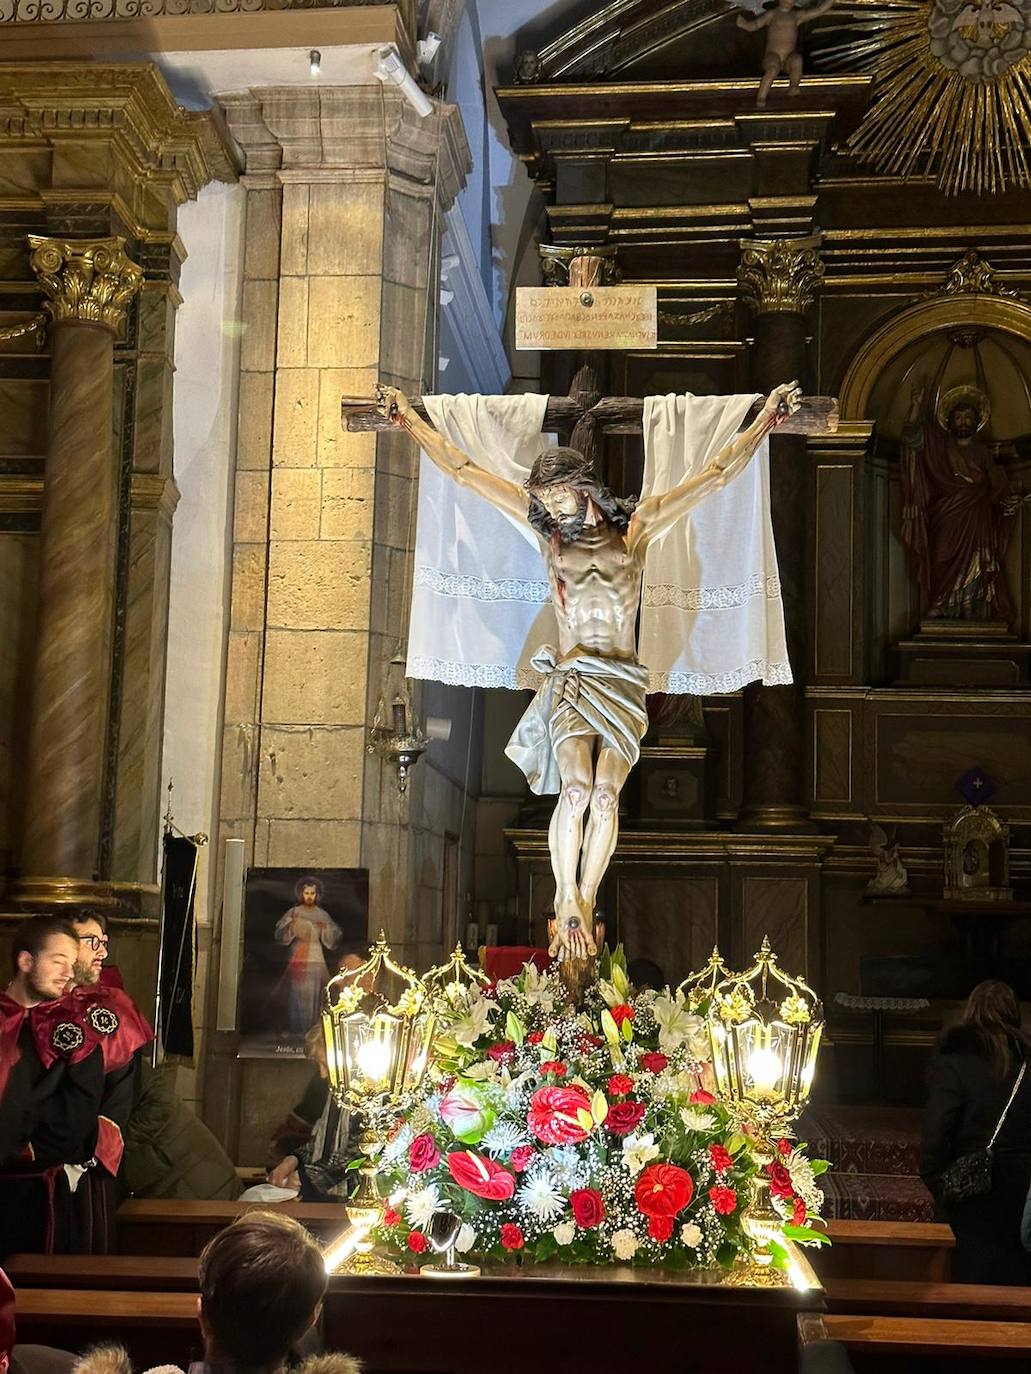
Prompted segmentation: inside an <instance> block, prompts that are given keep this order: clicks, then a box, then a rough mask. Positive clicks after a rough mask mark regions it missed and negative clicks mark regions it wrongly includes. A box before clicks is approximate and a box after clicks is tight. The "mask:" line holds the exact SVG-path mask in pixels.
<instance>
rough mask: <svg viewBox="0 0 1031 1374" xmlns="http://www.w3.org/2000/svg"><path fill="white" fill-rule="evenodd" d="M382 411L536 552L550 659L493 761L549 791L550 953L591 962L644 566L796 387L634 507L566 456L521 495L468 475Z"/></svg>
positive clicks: (384, 400) (629, 708)
mask: <svg viewBox="0 0 1031 1374" xmlns="http://www.w3.org/2000/svg"><path fill="white" fill-rule="evenodd" d="M380 395H381V409H382V411H383V413H384V415H386V416H387V417H388V418H389V419H390V420H391V421H392V422H393V423H394V424H396V425H397V426H399V427H400V428H401V429H404V430H407V431H408V433H409V434H411V435H412V437H413V438H414V439H415V440H416V442H417V443H418V444H419V445H420V446H421V448H422V449H423V451H424V452H425V453H426V454H427V455H428V456H429V458H430V459H431V460H432V461H433V462H434V463H435V464H436V466H437V467H438V468H440V469H441V471H443V472H444V473H446V474H447V475H448V476H450V477H452V478H453V479H454V480H455V481H456V482H458V483H460V484H461V485H462V486H467V487H469V488H471V489H472V490H473V491H475V492H477V493H478V494H479V495H480V496H482V497H483V498H484V499H485V500H487V501H489V502H490V503H491V504H492V505H493V506H496V507H497V508H498V509H499V510H500V511H502V512H504V513H505V514H506V515H508V516H510V517H512V518H513V519H515V520H516V521H517V522H520V523H522V524H528V525H530V527H531V528H532V529H533V531H534V532H535V534H536V535H537V537H538V540H539V542H540V550H541V555H542V557H543V559H544V564H545V568H546V569H547V574H548V581H549V584H550V587H551V601H552V605H553V607H554V610H555V616H556V619H557V622H558V646H557V649H551V648H545V649H542V650H541V651H540V652H539V653H537V654H536V655H535V656H534V659H533V665H534V667H535V668H537V669H538V670H539V671H542V672H544V673H545V674H546V676H545V679H544V682H543V684H542V686H541V687H540V689H539V690H538V692H537V694H536V696H535V697H534V699H533V701H532V702H531V703H530V706H529V707H528V709H527V711H526V714H525V715H524V716H523V718H522V720H521V721H520V723H519V725H518V726H517V727H516V731H515V733H514V734H513V736H512V739H511V741H510V742H509V745H508V748H507V749H506V751H505V752H506V753H507V754H508V755H509V757H510V758H512V759H513V760H514V761H515V762H516V763H518V764H519V766H520V767H521V768H522V770H523V772H524V773H525V774H526V776H527V778H528V780H529V783H530V786H531V787H532V788H533V790H534V791H535V792H538V793H543V792H557V793H558V802H557V804H556V806H555V810H554V813H553V815H552V818H551V826H550V830H549V833H548V848H549V851H550V854H551V864H552V869H553V871H554V874H555V930H556V934H555V938H554V941H553V944H552V949H551V953H552V955H553V956H558V957H559V958H563V957H569V958H572V959H586V958H588V957H589V956H590V955H592V954H594V953H596V946H595V941H594V938H593V928H594V905H595V899H596V897H597V894H598V888H599V886H600V884H601V880H602V877H603V876H604V874H605V870H606V868H607V867H608V863H609V860H610V858H611V857H612V852H613V850H614V849H615V846H616V834H617V825H618V808H619V794H620V791H621V789H622V787H623V784H624V782H625V781H626V779H627V775H628V774H629V772H630V769H631V768H632V767H633V765H634V764H635V763H636V762H637V759H638V757H639V755H640V744H641V738H642V736H643V735H644V732H645V730H646V729H647V727H648V716H647V712H646V710H645V693H646V691H647V686H648V670H647V669H646V668H645V667H644V666H643V665H642V664H641V663H639V662H638V659H637V637H636V636H637V613H638V609H639V607H640V602H641V583H642V576H643V573H644V557H645V553H646V551H647V549H648V546H649V544H651V543H652V541H653V540H655V539H658V538H660V537H661V536H662V535H663V534H665V533H666V532H667V530H669V529H671V528H672V526H673V525H675V524H676V523H677V522H678V521H680V520H682V519H684V517H685V516H686V515H687V514H688V512H689V511H690V510H691V509H692V508H693V507H694V506H696V505H698V503H699V502H700V501H703V500H704V499H705V498H706V497H707V496H709V495H710V494H711V493H712V492H714V491H716V490H717V489H718V488H720V487H722V486H724V485H725V484H726V483H727V482H729V481H730V480H731V479H732V478H733V477H735V476H736V475H737V474H738V473H739V472H741V471H742V470H743V469H744V467H745V466H746V465H747V464H748V462H749V461H750V459H751V458H752V455H753V454H754V453H755V451H756V449H757V448H758V447H759V444H760V443H761V441H762V439H763V438H764V437H765V435H767V434H768V433H769V432H770V430H772V429H774V428H775V427H776V425H777V424H778V423H779V422H780V421H781V420H783V419H786V418H787V416H789V415H792V414H794V412H795V411H796V410H798V408H799V405H800V403H801V392H800V391H799V388H798V384H797V383H796V382H791V383H789V384H787V385H785V386H779V387H777V388H776V389H775V390H774V391H772V392H771V393H770V395H769V397H768V399H767V401H766V403H765V405H764V406H763V408H762V409H761V410H760V412H759V415H758V416H757V418H756V420H755V421H754V422H753V424H751V425H750V426H749V427H748V428H747V429H746V430H744V431H742V433H740V434H738V435H737V436H736V437H735V438H734V439H733V440H732V441H731V442H730V443H729V444H727V445H726V446H725V447H724V448H722V449H720V451H719V452H718V453H717V454H716V456H715V457H714V458H713V460H712V461H711V462H710V463H709V465H708V467H707V468H705V469H704V470H703V471H702V472H700V473H697V474H696V475H694V476H692V477H691V478H689V479H688V480H687V481H685V482H683V483H682V484H681V485H680V486H677V487H674V488H672V489H671V490H670V491H667V492H664V493H663V494H662V495H656V496H650V497H648V498H646V499H645V500H643V501H641V502H640V504H636V503H635V502H634V501H632V500H627V501H624V500H620V499H619V498H617V497H615V496H613V495H612V493H611V492H610V491H609V490H608V489H607V488H606V487H604V486H602V485H601V482H600V481H599V479H598V477H597V475H596V473H595V472H594V468H593V465H592V464H591V462H590V461H589V460H587V459H585V458H584V456H583V455H582V454H581V453H579V452H578V451H577V450H576V449H572V448H549V449H546V450H544V451H543V452H542V454H541V456H540V457H539V458H538V459H537V461H536V462H535V463H534V465H533V468H532V470H531V473H530V477H529V480H528V481H527V482H526V483H525V487H520V486H518V485H516V484H515V483H514V482H510V481H507V480H506V479H505V478H503V477H501V476H499V475H497V474H496V473H492V472H488V471H487V470H486V469H484V468H481V467H479V466H478V465H477V464H476V463H474V462H473V461H472V459H471V458H470V457H469V456H468V455H467V454H465V453H463V452H462V451H461V450H460V449H458V448H456V447H455V446H454V445H453V444H451V443H450V442H449V441H448V440H446V439H445V438H444V437H443V436H442V435H440V434H438V433H437V431H436V430H435V429H434V428H433V427H432V426H431V425H428V424H426V423H425V421H423V420H421V419H420V418H419V416H418V415H417V414H416V413H415V412H414V410H413V409H412V408H411V406H410V404H409V402H408V400H407V398H406V397H405V396H404V395H403V394H402V393H401V392H400V391H398V390H396V389H395V388H393V387H387V386H384V387H381V388H380Z"/></svg>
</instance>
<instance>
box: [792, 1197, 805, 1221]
mask: <svg viewBox="0 0 1031 1374" xmlns="http://www.w3.org/2000/svg"><path fill="white" fill-rule="evenodd" d="M807 1215H808V1213H807V1212H806V1209H805V1203H804V1202H803V1201H802V1199H801V1198H800V1197H796V1198H795V1202H794V1206H793V1207H792V1208H791V1224H792V1226H804V1225H805V1219H806V1216H807Z"/></svg>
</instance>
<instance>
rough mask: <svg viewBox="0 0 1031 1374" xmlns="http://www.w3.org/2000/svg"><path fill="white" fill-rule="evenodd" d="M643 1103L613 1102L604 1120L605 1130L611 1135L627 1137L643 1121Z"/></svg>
mask: <svg viewBox="0 0 1031 1374" xmlns="http://www.w3.org/2000/svg"><path fill="white" fill-rule="evenodd" d="M646 1111H647V1108H646V1107H645V1105H644V1103H643V1102H613V1104H612V1106H611V1107H610V1108H609V1114H608V1116H607V1117H606V1118H605V1129H606V1130H607V1131H611V1132H612V1134H613V1135H629V1134H630V1132H631V1131H633V1130H636V1128H637V1127H638V1126H640V1124H641V1122H642V1121H643V1120H644V1114H645V1112H646Z"/></svg>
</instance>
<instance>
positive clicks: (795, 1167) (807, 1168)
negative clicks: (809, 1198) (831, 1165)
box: [782, 1149, 816, 1197]
mask: <svg viewBox="0 0 1031 1374" xmlns="http://www.w3.org/2000/svg"><path fill="white" fill-rule="evenodd" d="M782 1163H783V1164H785V1165H786V1166H787V1171H788V1174H789V1176H790V1178H791V1186H792V1187H793V1188H794V1190H795V1192H796V1193H800V1194H801V1195H802V1196H803V1197H804V1196H805V1195H806V1194H807V1193H811V1192H812V1191H813V1189H814V1188H815V1187H816V1175H815V1174H814V1173H813V1166H812V1165H811V1164H810V1163H809V1161H808V1159H806V1157H805V1155H804V1154H803V1153H802V1152H801V1150H797V1149H796V1150H792V1151H791V1153H790V1154H789V1155H787V1156H786V1158H785V1159H784V1160H783V1161H782Z"/></svg>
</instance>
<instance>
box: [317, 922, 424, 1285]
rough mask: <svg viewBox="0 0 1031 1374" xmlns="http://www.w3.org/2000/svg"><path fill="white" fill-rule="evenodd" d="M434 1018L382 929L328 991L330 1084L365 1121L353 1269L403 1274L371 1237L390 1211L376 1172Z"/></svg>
mask: <svg viewBox="0 0 1031 1374" xmlns="http://www.w3.org/2000/svg"><path fill="white" fill-rule="evenodd" d="M434 1019H435V1018H434V1012H433V1006H432V1002H431V999H430V997H429V995H428V994H427V991H426V988H425V987H424V985H423V984H422V983H421V982H420V980H419V979H418V978H417V977H416V976H415V974H414V973H413V972H412V971H411V969H408V968H405V967H404V966H403V965H401V964H398V963H396V962H395V961H394V959H393V958H392V957H391V953H390V949H389V947H388V945H387V943H386V940H385V939H384V937H383V932H382V931H380V936H379V939H378V940H377V942H376V944H375V945H373V947H372V948H371V949H370V951H369V957H368V959H367V960H366V961H365V963H364V964H361V965H360V966H359V967H358V968H355V969H345V970H344V971H343V972H341V973H339V974H337V976H336V977H335V978H334V979H332V981H331V982H330V984H329V986H328V987H327V989H326V1002H325V1009H324V1010H323V1013H322V1029H323V1035H324V1037H325V1042H326V1066H327V1070H328V1073H329V1081H330V1086H331V1087H332V1090H333V1093H334V1095H335V1097H336V1099H337V1101H338V1102H339V1103H340V1105H341V1106H342V1107H346V1108H348V1109H349V1110H351V1111H354V1112H359V1113H360V1114H361V1116H362V1118H363V1129H362V1133H361V1135H360V1136H359V1139H358V1149H359V1151H360V1152H361V1154H362V1155H363V1156H364V1159H363V1161H362V1164H361V1166H360V1168H359V1173H360V1175H361V1183H360V1185H359V1188H358V1191H357V1193H356V1194H355V1196H354V1198H353V1199H352V1200H351V1201H350V1202H348V1204H347V1211H348V1216H349V1218H350V1220H351V1222H352V1224H353V1225H354V1226H356V1227H359V1228H362V1229H363V1230H364V1233H365V1235H364V1237H363V1239H362V1240H360V1241H359V1242H357V1244H356V1246H355V1253H354V1255H353V1257H352V1258H351V1259H350V1260H349V1261H348V1263H347V1265H346V1268H347V1269H348V1270H349V1271H350V1272H352V1273H354V1272H357V1273H379V1274H383V1273H386V1274H392V1273H397V1272H398V1267H397V1266H396V1265H394V1264H392V1263H390V1262H388V1261H386V1260H381V1259H379V1258H377V1257H376V1256H375V1255H374V1254H373V1253H372V1251H373V1242H372V1241H371V1240H369V1239H368V1238H367V1237H368V1233H369V1231H371V1229H372V1228H373V1227H374V1226H375V1225H376V1224H377V1222H378V1221H379V1220H380V1218H381V1216H382V1214H383V1212H384V1210H385V1208H386V1202H385V1200H384V1199H383V1198H381V1197H380V1195H379V1191H378V1189H377V1186H376V1173H377V1170H378V1159H379V1156H380V1154H381V1153H382V1150H383V1145H384V1134H385V1132H386V1130H387V1129H389V1127H390V1126H391V1125H392V1124H393V1122H394V1120H395V1119H396V1117H397V1115H398V1112H400V1111H402V1110H403V1109H404V1106H405V1104H406V1102H407V1101H408V1099H409V1098H410V1096H411V1094H412V1093H413V1092H414V1091H415V1090H416V1088H418V1086H419V1084H420V1082H421V1081H422V1076H423V1074H424V1073H425V1071H426V1066H427V1064H428V1062H429V1056H430V1047H431V1044H432V1040H433V1027H434Z"/></svg>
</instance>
